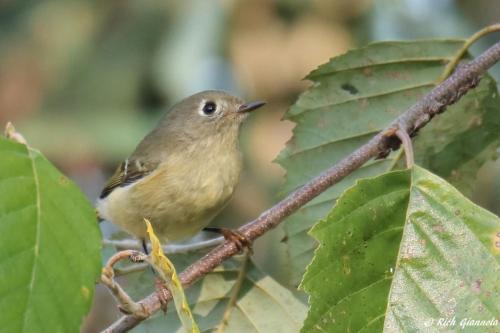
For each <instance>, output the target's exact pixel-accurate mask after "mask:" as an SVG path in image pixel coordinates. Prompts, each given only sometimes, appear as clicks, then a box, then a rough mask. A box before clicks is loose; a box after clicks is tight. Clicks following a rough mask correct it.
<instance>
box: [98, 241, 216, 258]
mask: <svg viewBox="0 0 500 333" xmlns="http://www.w3.org/2000/svg"><path fill="white" fill-rule="evenodd" d="M223 242H224V237H217V238H212V239H208V240H204V241H200V242H196V243H191V244H167V245H165V246H163V251H164V252H165V254H176V253H188V252H195V251H200V250H204V249H208V248H211V247H215V246H217V245H220V244H222V243H223ZM102 244H103V245H111V246H114V247H116V248H117V249H130V250H141V249H142V245H141V244H140V243H139V242H138V241H137V240H135V239H120V240H113V239H103V240H102ZM148 249H151V246H150V245H148Z"/></svg>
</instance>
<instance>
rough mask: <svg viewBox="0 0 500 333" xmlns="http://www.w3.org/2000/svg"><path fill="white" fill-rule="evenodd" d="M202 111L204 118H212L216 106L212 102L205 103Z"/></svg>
mask: <svg viewBox="0 0 500 333" xmlns="http://www.w3.org/2000/svg"><path fill="white" fill-rule="evenodd" d="M202 111H203V114H204V115H205V116H212V115H213V114H215V111H217V104H215V103H214V102H212V101H209V102H206V103H205V104H204V105H203V109H202Z"/></svg>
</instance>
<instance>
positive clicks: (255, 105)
mask: <svg viewBox="0 0 500 333" xmlns="http://www.w3.org/2000/svg"><path fill="white" fill-rule="evenodd" d="M265 104H266V102H262V101H255V102H250V103H245V104H243V105H241V106H240V107H239V108H238V113H245V112H250V111H253V110H256V109H258V108H260V107H261V106H263V105H265Z"/></svg>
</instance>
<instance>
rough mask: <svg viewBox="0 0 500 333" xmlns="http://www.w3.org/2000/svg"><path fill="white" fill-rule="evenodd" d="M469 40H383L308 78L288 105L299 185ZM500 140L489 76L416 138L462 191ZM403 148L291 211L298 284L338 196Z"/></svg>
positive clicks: (499, 113) (293, 179)
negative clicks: (316, 226)
mask: <svg viewBox="0 0 500 333" xmlns="http://www.w3.org/2000/svg"><path fill="white" fill-rule="evenodd" d="M463 43H464V41H462V40H429V41H412V42H381V43H375V44H371V45H368V46H367V47H364V48H360V49H357V50H353V51H350V52H348V53H346V54H344V55H341V56H339V57H336V58H333V59H332V60H330V61H329V62H328V63H327V64H324V65H322V66H320V67H319V68H318V69H316V70H315V71H313V72H312V73H311V74H310V75H309V76H308V77H307V78H308V79H310V80H312V81H313V83H314V84H313V85H312V87H311V88H310V89H309V90H307V91H306V92H304V93H303V94H302V95H301V96H300V97H299V99H298V100H297V102H296V103H295V104H294V105H293V106H292V107H291V109H290V110H289V111H288V112H287V114H286V117H287V118H288V119H290V120H291V121H293V122H295V123H296V127H295V128H294V134H293V138H292V139H291V140H290V142H289V143H288V144H287V147H286V148H285V149H284V150H283V151H282V152H281V154H280V156H279V157H278V158H277V161H278V163H280V164H281V165H282V166H283V167H284V168H285V169H286V171H287V177H286V183H285V186H284V192H289V191H292V190H293V189H295V188H297V187H298V186H300V185H302V184H304V183H305V182H306V181H308V180H309V179H311V178H312V177H313V176H315V175H317V174H318V173H319V172H321V171H323V170H324V169H326V168H328V167H330V166H331V165H333V164H335V163H337V162H338V161H340V160H341V159H342V158H343V157H345V156H347V155H348V154H349V153H351V152H352V151H354V150H355V149H356V148H358V147H359V146H361V145H362V144H364V143H366V142H367V141H368V139H369V138H371V137H372V136H373V135H374V134H375V133H376V132H378V131H380V130H382V129H383V128H384V127H385V126H387V125H388V124H389V123H390V122H391V121H392V120H393V119H394V118H395V117H397V116H398V115H400V114H401V113H403V112H404V111H406V109H408V108H409V107H410V106H411V105H413V104H414V103H415V102H417V101H418V100H419V99H420V98H421V97H422V96H423V95H424V94H426V93H427V92H429V91H430V90H431V89H432V88H433V87H434V86H435V85H436V81H437V80H438V78H439V77H440V75H441V74H442V73H443V71H444V68H445V65H446V64H447V63H448V62H449V61H450V60H451V59H453V58H454V57H455V55H456V53H457V51H458V50H459V49H460V48H461V47H462V46H463ZM499 142H500V100H499V98H498V92H497V88H496V85H495V82H494V81H493V80H492V79H491V78H490V77H489V76H488V75H486V76H485V77H484V78H483V80H482V82H481V83H480V85H479V86H478V87H477V88H476V89H474V90H473V91H471V92H469V93H468V94H467V95H465V96H464V97H462V99H461V100H460V101H459V102H458V103H457V104H455V105H453V106H451V107H449V109H448V110H447V111H446V112H445V113H443V114H442V115H439V116H437V117H435V119H433V120H432V122H431V123H430V124H429V125H427V126H426V127H425V128H423V129H422V130H421V131H420V133H419V135H418V136H417V137H416V139H415V143H414V145H415V147H414V148H415V149H414V150H415V159H416V161H417V163H419V164H420V165H422V166H424V167H426V168H428V169H430V170H431V171H433V172H435V173H437V174H438V175H440V176H442V177H444V178H446V179H447V180H448V181H450V182H451V183H452V184H453V185H455V186H458V187H459V188H460V189H461V190H465V189H467V190H470V189H471V188H472V184H473V183H474V181H475V175H476V173H477V170H478V169H479V167H480V166H481V165H482V164H483V163H484V162H485V161H486V160H488V159H490V158H491V157H492V156H493V154H494V153H495V149H496V148H497V147H499ZM400 157H401V153H400V152H399V151H398V152H395V153H392V154H391V155H390V156H389V157H388V158H387V159H384V160H377V161H371V162H369V163H367V164H366V165H365V166H363V167H362V168H360V169H359V170H357V171H356V172H354V173H352V174H351V175H349V176H348V177H347V178H346V179H344V180H343V181H341V182H340V183H339V184H337V185H335V186H334V187H332V188H330V189H329V190H327V191H325V192H324V193H323V194H322V195H320V196H319V197H317V198H316V199H314V200H313V201H312V202H310V203H309V204H308V205H306V206H305V207H303V208H302V209H300V210H299V211H298V212H297V213H295V214H294V215H292V216H291V217H290V218H288V220H287V222H286V223H285V227H284V228H285V232H286V236H287V237H286V239H287V246H288V254H289V261H290V266H291V267H292V270H291V283H292V284H294V285H297V284H298V282H299V281H300V278H301V276H302V273H303V270H304V267H305V266H306V265H307V263H309V261H310V259H311V258H312V253H313V249H314V248H315V247H316V242H315V241H314V240H312V239H311V238H310V237H308V236H307V231H308V230H309V228H310V227H311V226H312V224H313V223H314V221H317V220H318V219H320V218H322V217H323V216H324V215H325V214H326V213H327V212H328V210H329V208H330V207H331V206H332V204H333V203H334V201H335V200H336V198H337V197H338V196H339V195H340V194H341V193H342V192H343V191H344V190H345V189H346V188H348V187H349V186H351V185H352V184H353V183H354V181H355V180H356V179H359V178H361V177H372V176H375V175H379V174H382V173H384V172H387V171H389V170H393V169H395V168H397V167H399V166H400V165H401V163H400V161H401V159H400Z"/></svg>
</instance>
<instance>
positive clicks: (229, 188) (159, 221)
mask: <svg viewBox="0 0 500 333" xmlns="http://www.w3.org/2000/svg"><path fill="white" fill-rule="evenodd" d="M262 105H264V102H253V103H247V104H245V103H243V101H242V100H241V99H239V98H237V97H234V96H231V95H229V94H227V93H225V92H221V91H204V92H200V93H198V94H195V95H193V96H190V97H188V98H186V99H184V100H182V101H181V102H179V103H177V104H176V105H174V106H173V107H172V108H171V109H170V112H168V113H167V114H166V115H165V116H164V117H163V118H162V119H161V120H160V121H159V123H158V125H157V127H156V128H155V129H154V130H153V131H152V132H150V133H149V134H148V135H146V137H145V138H144V139H143V140H142V141H141V142H140V143H139V145H138V146H137V147H136V149H135V150H134V152H133V153H132V155H130V157H129V158H128V159H127V160H125V161H124V162H123V163H121V164H120V165H119V167H118V169H117V170H116V172H115V174H114V175H113V176H112V177H111V179H110V180H109V181H108V183H107V184H106V186H105V187H104V189H103V190H102V193H101V195H100V197H99V199H98V201H97V212H98V214H99V216H100V217H101V218H103V219H105V220H108V221H110V222H112V223H114V224H116V225H118V226H120V227H122V228H123V229H124V230H125V231H127V232H128V233H130V234H132V235H134V236H136V237H137V238H139V239H141V240H144V239H145V238H146V226H145V223H144V218H147V219H148V220H149V221H151V223H152V225H153V228H154V230H155V232H156V234H157V236H158V237H159V238H160V239H161V240H163V241H166V240H168V241H177V240H182V239H185V238H188V237H191V236H193V235H195V234H196V233H198V232H199V231H200V230H201V229H203V228H204V227H206V226H207V225H208V223H209V222H210V221H211V220H212V219H213V218H214V217H215V216H216V215H217V214H218V213H219V212H220V211H221V210H222V208H224V206H225V205H226V204H227V202H228V201H229V199H230V198H231V196H232V194H233V191H234V189H235V187H236V185H237V183H238V180H239V175H240V171H241V164H242V162H241V153H240V150H239V145H238V136H239V131H240V127H241V124H242V122H243V120H244V119H245V118H246V117H247V115H248V113H249V112H250V111H252V110H255V109H257V108H259V107H261V106H262ZM209 229H213V228H209ZM212 231H213V230H212Z"/></svg>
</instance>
